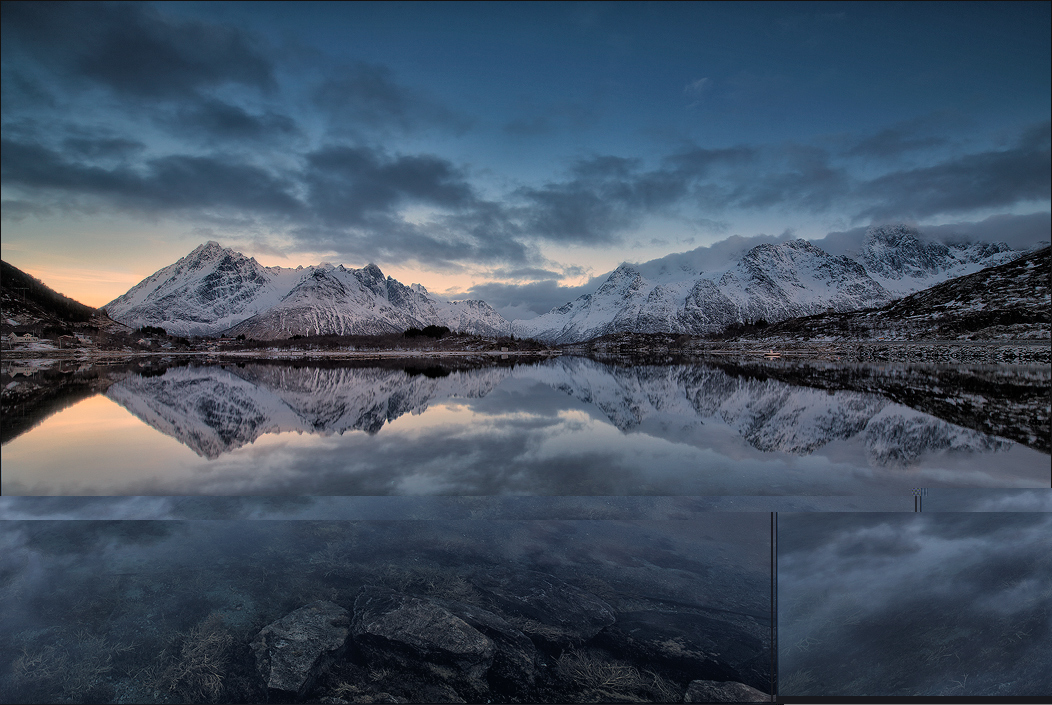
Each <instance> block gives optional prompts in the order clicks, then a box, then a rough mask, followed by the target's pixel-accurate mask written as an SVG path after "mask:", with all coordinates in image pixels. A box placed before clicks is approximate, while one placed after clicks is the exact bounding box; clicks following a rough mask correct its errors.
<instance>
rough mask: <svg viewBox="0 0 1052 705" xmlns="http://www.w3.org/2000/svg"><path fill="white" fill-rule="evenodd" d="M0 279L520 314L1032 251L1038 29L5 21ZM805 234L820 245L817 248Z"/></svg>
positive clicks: (16, 15) (1018, 20)
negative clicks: (656, 276)
mask: <svg viewBox="0 0 1052 705" xmlns="http://www.w3.org/2000/svg"><path fill="white" fill-rule="evenodd" d="M0 19H2V23H0V32H2V42H0V55H2V75H0V90H2V101H0V119H2V149H0V191H2V199H3V200H2V221H0V234H2V256H3V259H4V260H5V261H7V262H9V263H11V264H14V265H15V266H17V267H19V268H21V269H23V270H25V271H28V272H29V273H31V274H33V275H34V276H37V277H39V278H41V279H42V280H43V281H44V282H45V283H47V284H49V285H50V286H52V287H53V288H55V289H57V290H59V291H61V292H63V293H65V294H67V295H69V296H72V297H74V298H76V299H78V300H80V301H83V302H84V303H87V304H89V305H93V306H100V305H102V304H105V303H107V302H108V301H110V300H112V299H113V298H115V297H117V296H119V295H120V294H123V293H124V292H125V291H127V289H128V288H130V287H131V286H133V285H134V284H136V283H137V282H138V281H140V280H141V279H143V278H145V277H146V276H148V275H150V274H152V273H153V272H154V271H156V270H158V269H160V268H162V267H164V266H167V265H168V264H171V263H172V262H174V261H176V260H177V259H178V258H180V257H182V256H184V255H186V254H187V253H189V252H190V251H191V250H192V249H194V248H195V247H196V246H198V245H200V244H201V243H203V242H205V241H208V240H216V241H218V242H220V243H221V244H223V245H224V246H227V247H232V248H234V249H236V250H238V251H241V252H244V253H245V254H246V255H249V256H253V257H255V258H256V259H257V260H258V261H259V262H261V263H262V264H265V265H268V266H274V265H280V266H292V267H295V266H297V265H309V264H317V263H319V262H322V261H329V262H333V263H342V264H345V265H347V266H349V267H361V266H364V265H366V264H368V263H370V262H372V263H375V264H377V265H379V266H380V268H381V269H382V270H383V272H384V273H385V274H388V275H391V276H393V277H395V278H396V279H398V280H399V281H402V282H403V283H405V284H409V283H421V284H423V285H424V286H426V287H427V288H428V289H429V290H431V291H433V292H436V293H439V294H441V295H445V296H448V297H451V298H465V297H473V298H483V299H485V300H486V301H488V302H489V303H491V304H492V305H494V306H495V307H496V308H497V309H498V310H499V311H500V312H501V313H503V314H504V315H505V316H506V317H509V318H531V317H533V316H536V315H539V314H540V313H543V312H545V311H547V310H549V309H550V308H552V307H553V306H558V305H561V304H562V303H565V302H566V301H568V300H571V299H573V298H576V297H577V296H579V295H580V294H582V293H587V292H589V291H591V290H594V288H595V286H596V285H597V279H598V278H601V277H603V276H604V275H605V274H606V273H608V272H609V271H610V270H612V269H613V268H614V267H616V266H617V265H618V264H619V263H621V262H624V261H629V262H645V261H649V260H652V259H655V258H658V257H662V256H665V255H668V254H671V253H677V252H686V251H690V250H694V249H696V248H702V249H701V250H700V259H701V260H702V261H704V259H705V256H707V255H708V254H709V253H710V252H711V254H712V257H713V260H714V261H715V260H716V259H719V258H726V257H727V256H728V252H731V253H733V252H740V251H743V250H744V249H745V248H747V247H749V246H753V245H755V244H759V243H761V242H777V241H780V240H784V239H791V238H796V237H803V238H807V239H810V240H812V241H814V242H816V244H818V245H819V246H822V245H823V242H826V243H827V244H831V245H832V244H836V245H837V246H838V247H840V249H841V250H845V251H850V248H851V246H852V245H854V244H857V243H858V242H859V241H860V238H861V237H862V235H863V234H864V232H865V230H866V228H867V227H868V226H870V225H873V224H879V223H888V222H895V223H898V222H906V223H911V224H915V225H917V226H918V227H920V228H921V229H922V230H925V228H928V229H930V230H931V232H932V233H933V234H934V235H935V236H938V237H940V238H943V237H956V238H972V239H985V240H991V241H1005V242H1008V243H1009V244H1010V245H1012V246H1014V247H1019V248H1026V247H1031V246H1034V245H1036V244H1038V243H1040V242H1042V241H1047V240H1048V238H1049V223H1050V215H1049V214H1050V211H1052V205H1050V172H1052V159H1050V147H1049V143H1050V138H1049V133H1050V94H1052V89H1050V84H1052V75H1050V73H1052V70H1050V64H1052V52H1050V42H1049V37H1048V31H1047V30H1048V27H1049V25H1050V6H1049V4H1048V3H986V4H984V3H961V4H957V3H932V4H925V3H902V4H899V3H879V4H878V3H818V4H811V3H774V4H765V3H741V4H738V3H671V4H665V3H528V4H518V3H496V2H494V3H483V4H472V3H450V4H446V3H443V4H438V3H435V4H400V3H333V4H328V3H319V4H311V3H303V2H301V3H295V4H285V3H261V4H254V3H247V2H245V3H196V2H181V3H143V4H137V3H120V4H105V3H103V4H94V3H74V4H50V3H5V4H4V5H3V8H2V18H0ZM830 234H833V235H832V236H831V237H830Z"/></svg>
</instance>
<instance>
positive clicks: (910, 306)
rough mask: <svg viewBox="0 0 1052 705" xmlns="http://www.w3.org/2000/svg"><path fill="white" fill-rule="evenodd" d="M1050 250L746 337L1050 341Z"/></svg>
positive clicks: (1051, 299)
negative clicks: (884, 302)
mask: <svg viewBox="0 0 1052 705" xmlns="http://www.w3.org/2000/svg"><path fill="white" fill-rule="evenodd" d="M1050 276H1052V248H1048V247H1045V248H1043V249H1040V250H1036V251H1034V252H1031V253H1029V254H1026V255H1024V256H1022V257H1019V258H1018V259H1015V260H1012V261H1011V262H1008V263H1006V264H1002V265H998V266H995V267H990V268H988V269H984V270H981V271H979V272H976V273H974V274H968V275H965V276H962V277H957V278H955V279H951V280H949V281H946V282H943V283H941V284H936V285H935V286H933V287H931V288H930V289H925V290H923V291H919V292H917V293H914V294H911V295H909V296H906V297H904V298H902V299H899V300H898V301H895V302H893V303H890V304H888V305H886V306H883V307H880V308H873V309H870V310H866V311H857V312H853V313H827V314H821V315H816V316H808V317H804V318H796V319H792V320H787V321H782V322H780V323H776V324H774V325H771V326H768V327H767V328H765V329H763V330H762V331H757V332H753V333H751V334H750V335H749V336H747V337H748V338H750V339H770V340H779V339H789V340H823V339H824V340H845V339H874V338H879V339H885V340H920V339H941V340H999V339H1012V338H1016V339H1027V338H1031V339H1032V338H1037V339H1047V338H1049V337H1050V312H1052V297H1050V292H1049V278H1050Z"/></svg>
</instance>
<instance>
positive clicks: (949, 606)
mask: <svg viewBox="0 0 1052 705" xmlns="http://www.w3.org/2000/svg"><path fill="white" fill-rule="evenodd" d="M1046 492H1047V490H1046ZM1050 536H1052V514H1050V513H1049V512H1047V511H1043V512H1011V513H999V512H983V511H979V512H939V511H935V512H929V511H923V512H920V513H916V512H898V513H887V514H885V513H879V512H865V513H806V514H804V513H779V515H778V568H777V570H778V605H777V614H778V617H777V619H778V652H779V662H778V664H779V686H778V691H779V693H780V694H781V695H785V696H798V697H808V696H811V697H813V696H818V695H822V696H840V697H858V696H863V697H866V696H868V697H896V696H905V697H925V696H928V697H940V696H941V697H946V698H950V699H951V700H957V699H959V698H968V697H984V696H985V697H988V698H992V699H997V698H1005V697H1008V696H1030V697H1041V696H1044V697H1046V698H1047V696H1048V694H1049V693H1050V692H1052V671H1050V670H1049V668H1048V664H1049V663H1050V662H1052V638H1050V636H1052V618H1050V615H1052V551H1049V537H1050Z"/></svg>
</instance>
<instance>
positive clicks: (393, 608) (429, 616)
mask: <svg viewBox="0 0 1052 705" xmlns="http://www.w3.org/2000/svg"><path fill="white" fill-rule="evenodd" d="M351 631H352V633H353V634H354V640H355V643H356V644H357V645H358V647H359V648H360V649H361V650H362V651H363V653H365V655H366V657H367V658H368V659H369V660H371V661H376V662H387V663H392V664H394V665H397V666H399V667H406V665H407V664H410V663H412V664H418V665H425V664H429V665H431V666H432V667H436V669H437V670H438V672H439V673H442V672H443V670H442V669H443V667H445V668H446V669H448V668H449V667H452V668H453V669H455V671H454V672H453V673H454V674H456V675H462V676H465V677H466V678H468V679H472V680H477V679H479V678H481V677H482V676H483V675H484V674H485V673H486V671H488V670H489V668H490V666H491V665H493V657H494V654H495V653H496V647H495V646H494V644H493V640H491V639H490V638H489V637H487V636H486V635H485V634H483V633H482V632H480V631H479V630H478V629H476V628H475V627H473V626H471V625H470V624H468V623H467V622H466V621H464V620H463V619H461V618H460V617H458V616H457V615H456V614H454V613H453V612H452V611H450V610H449V609H446V608H445V607H443V606H442V605H439V604H438V603H436V602H434V601H432V600H428V599H424V598H420V597H414V596H412V595H405V594H402V593H398V592H394V591H393V590H388V589H386V588H379V587H372V586H366V587H364V588H362V590H361V592H359V593H358V597H357V598H356V599H355V601H354V620H353V622H352V624H351ZM456 672H459V673H456ZM452 675H453V674H451V676H452Z"/></svg>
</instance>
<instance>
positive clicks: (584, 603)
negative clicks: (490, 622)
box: [471, 568, 615, 648]
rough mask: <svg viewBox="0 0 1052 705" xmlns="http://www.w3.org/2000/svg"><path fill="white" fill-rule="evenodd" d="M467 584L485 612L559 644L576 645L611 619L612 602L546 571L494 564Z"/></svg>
mask: <svg viewBox="0 0 1052 705" xmlns="http://www.w3.org/2000/svg"><path fill="white" fill-rule="evenodd" d="M471 582H472V584H474V586H475V587H476V589H477V590H478V591H479V593H480V595H481V597H482V600H483V602H484V604H485V606H486V607H487V608H488V609H489V610H491V611H493V612H496V613H497V614H499V615H502V616H503V617H505V618H506V619H507V620H508V621H509V622H511V623H512V624H514V625H515V626H516V627H517V628H519V629H520V630H521V631H523V632H525V633H526V634H527V635H528V636H530V637H531V638H533V639H536V640H538V641H539V642H541V643H548V644H552V645H554V646H556V647H558V648H568V647H574V646H579V645H580V644H583V643H584V642H586V641H588V640H589V639H591V638H592V637H593V636H595V635H596V634H597V633H598V632H599V631H600V630H601V629H603V628H604V627H607V626H609V625H611V624H613V623H614V621H615V618H614V610H613V608H611V607H610V605H608V604H606V603H605V602H603V601H602V600H600V599H599V598H598V597H596V596H595V595H593V594H592V593H590V592H586V591H584V590H581V589H580V588H577V587H574V586H573V585H570V584H569V583H566V582H564V581H562V580H560V579H559V578H556V577H555V576H553V575H548V574H547V573H541V572H539V571H535V570H517V571H512V570H507V569H501V568H497V569H491V570H486V571H479V572H478V573H476V574H475V575H474V576H472V578H471Z"/></svg>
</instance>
